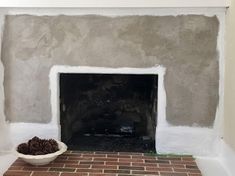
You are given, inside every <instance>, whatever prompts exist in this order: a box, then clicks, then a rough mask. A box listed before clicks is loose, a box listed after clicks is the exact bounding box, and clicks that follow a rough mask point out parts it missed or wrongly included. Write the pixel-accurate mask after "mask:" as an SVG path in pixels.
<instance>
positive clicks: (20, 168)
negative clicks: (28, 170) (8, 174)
mask: <svg viewBox="0 0 235 176" xmlns="http://www.w3.org/2000/svg"><path fill="white" fill-rule="evenodd" d="M23 168H24V167H22V166H11V167H10V168H9V169H8V170H18V171H19V170H22V169H23Z"/></svg>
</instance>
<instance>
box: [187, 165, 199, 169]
mask: <svg viewBox="0 0 235 176" xmlns="http://www.w3.org/2000/svg"><path fill="white" fill-rule="evenodd" d="M186 168H187V169H198V167H197V166H196V165H186Z"/></svg>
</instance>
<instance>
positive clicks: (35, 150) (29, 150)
mask: <svg viewBox="0 0 235 176" xmlns="http://www.w3.org/2000/svg"><path fill="white" fill-rule="evenodd" d="M58 150H59V146H58V143H57V142H56V141H55V140H54V139H49V140H47V139H40V138H38V137H36V136H35V137H34V138H32V139H30V140H29V141H28V142H27V143H22V144H20V145H18V147H17V151H18V152H20V153H22V154H25V155H45V154H49V153H54V152H57V151H58Z"/></svg>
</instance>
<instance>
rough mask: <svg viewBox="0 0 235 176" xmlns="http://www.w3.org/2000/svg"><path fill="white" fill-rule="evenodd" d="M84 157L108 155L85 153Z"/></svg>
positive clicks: (104, 155)
mask: <svg viewBox="0 0 235 176" xmlns="http://www.w3.org/2000/svg"><path fill="white" fill-rule="evenodd" d="M82 156H83V157H106V154H83V155H82Z"/></svg>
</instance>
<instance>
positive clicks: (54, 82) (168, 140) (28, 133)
mask: <svg viewBox="0 0 235 176" xmlns="http://www.w3.org/2000/svg"><path fill="white" fill-rule="evenodd" d="M0 12H1V18H0V19H1V21H0V24H1V27H2V25H3V20H4V15H6V14H34V15H58V14H66V15H82V14H101V15H108V16H122V15H159V16H163V15H179V14H203V15H206V16H214V15H216V16H217V17H218V19H219V22H220V32H219V36H218V51H219V53H220V57H219V59H220V60H219V61H220V83H219V84H220V87H219V91H220V101H219V105H218V108H217V113H216V120H215V122H214V126H213V127H212V128H202V127H199V126H195V127H187V126H172V125H170V124H168V123H167V121H166V113H165V107H166V106H167V102H166V93H165V89H164V73H165V70H166V69H167V68H164V67H163V66H156V67H152V68H116V69H112V68H101V67H79V66H74V67H70V66H63V65H57V66H56V65H55V66H53V67H52V68H51V72H50V75H48V79H50V89H51V107H52V121H51V122H50V123H49V124H37V123H9V124H8V123H6V126H5V127H4V128H5V129H6V130H5V132H6V133H5V134H8V135H9V138H10V142H12V143H13V145H15V144H18V143H19V142H22V141H24V140H26V139H28V138H30V137H32V136H35V135H38V136H41V137H52V138H57V139H59V138H60V124H59V105H58V102H59V101H58V95H59V92H58V91H59V89H58V75H59V73H109V74H112V73H121V74H127V73H128V74H157V75H158V76H159V79H158V81H159V82H158V86H159V90H158V102H159V104H158V117H157V118H158V120H157V123H158V124H157V129H156V149H157V151H158V152H159V153H185V154H193V155H196V156H214V155H215V154H217V153H218V150H219V149H220V139H221V137H222V129H221V126H222V114H223V89H224V88H223V84H224V83H223V82H224V26H225V25H224V15H225V9H224V8H213V9H208V8H200V9H197V8H187V9H184V8H175V9H172V10H170V11H169V9H166V8H160V9H154V8H143V9H131V8H130V9H62V10H61V9H33V8H29V9H25V8H9V9H4V10H1V11H0ZM1 33H2V29H1ZM3 69H4V68H3V66H2V63H1V69H0V97H1V102H0V113H1V116H2V117H3V120H5V116H4V92H3V86H4V85H3V77H4V75H3V73H4V71H3ZM1 121H2V120H0V122H1ZM39 129H40V130H39ZM2 134H4V133H2ZM0 142H1V139H0Z"/></svg>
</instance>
